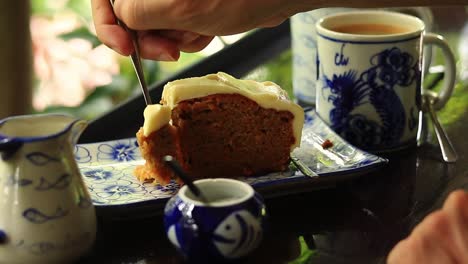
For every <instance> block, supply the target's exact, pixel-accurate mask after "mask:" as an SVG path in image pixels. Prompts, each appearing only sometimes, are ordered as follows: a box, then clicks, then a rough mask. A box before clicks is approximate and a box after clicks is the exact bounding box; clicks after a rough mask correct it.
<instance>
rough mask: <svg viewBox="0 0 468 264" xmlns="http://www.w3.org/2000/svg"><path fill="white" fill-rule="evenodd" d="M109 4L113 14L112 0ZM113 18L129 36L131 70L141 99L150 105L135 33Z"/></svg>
mask: <svg viewBox="0 0 468 264" xmlns="http://www.w3.org/2000/svg"><path fill="white" fill-rule="evenodd" d="M110 3H111V6H112V12H114V0H110ZM114 17H115V20H116V21H117V24H118V25H119V26H121V27H122V28H124V29H125V30H126V31H127V32H128V33H130V35H131V38H132V43H133V52H132V54H130V58H131V59H132V64H133V68H134V69H135V72H136V75H137V78H138V82H139V83H140V87H141V90H142V92H143V97H144V98H145V102H146V105H149V104H152V102H151V97H150V95H149V92H148V87H147V86H146V81H145V74H144V72H143V67H142V66H141V59H140V58H141V57H140V48H139V45H138V36H137V33H136V32H135V31H134V30H131V29H129V28H128V27H127V25H125V23H123V22H122V21H120V19H118V18H117V16H116V15H115V13H114Z"/></svg>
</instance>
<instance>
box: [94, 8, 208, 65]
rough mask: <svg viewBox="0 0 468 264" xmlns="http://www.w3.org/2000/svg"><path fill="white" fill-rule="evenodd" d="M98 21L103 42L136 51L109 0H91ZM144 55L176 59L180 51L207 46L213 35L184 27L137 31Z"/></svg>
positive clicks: (124, 51)
mask: <svg viewBox="0 0 468 264" xmlns="http://www.w3.org/2000/svg"><path fill="white" fill-rule="evenodd" d="M91 4H92V11H93V19H94V25H95V28H96V33H97V36H98V38H99V39H100V41H101V42H102V43H104V44H105V45H107V46H108V47H110V48H111V49H113V50H115V51H117V52H118V53H120V54H121V55H124V56H128V55H130V54H131V53H132V52H133V43H132V39H131V36H130V33H129V32H127V31H126V30H125V29H124V28H122V27H121V26H119V25H117V21H116V19H115V15H114V13H113V11H112V6H111V5H110V2H109V0H91ZM137 36H138V44H139V48H140V56H141V57H143V58H145V59H152V60H158V61H175V60H178V59H179V56H180V52H181V51H183V52H196V51H200V50H202V49H203V48H204V47H206V46H207V45H208V44H209V43H210V42H211V40H212V39H213V37H210V36H203V35H200V34H197V33H193V32H188V31H183V30H164V29H161V30H139V31H137Z"/></svg>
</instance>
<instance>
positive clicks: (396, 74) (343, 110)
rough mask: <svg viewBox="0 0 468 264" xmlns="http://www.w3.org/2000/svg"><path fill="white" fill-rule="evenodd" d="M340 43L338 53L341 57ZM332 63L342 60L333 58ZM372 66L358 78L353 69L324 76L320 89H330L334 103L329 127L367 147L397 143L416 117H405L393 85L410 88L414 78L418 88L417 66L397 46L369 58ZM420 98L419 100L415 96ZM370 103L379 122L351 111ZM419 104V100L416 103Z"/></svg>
mask: <svg viewBox="0 0 468 264" xmlns="http://www.w3.org/2000/svg"><path fill="white" fill-rule="evenodd" d="M344 45H346V44H343V46H342V49H341V55H339V54H338V55H339V56H338V57H336V58H341V59H343V58H344V57H343V53H342V51H343V47H344ZM336 58H335V64H337V63H338V64H339V63H342V60H338V61H337V60H336ZM370 63H371V65H372V66H371V67H370V68H368V69H367V70H365V71H363V72H362V73H361V74H360V75H359V77H358V73H357V71H356V70H348V71H346V72H345V73H343V74H339V75H336V74H333V76H332V77H331V78H330V77H328V76H326V75H324V84H325V85H324V87H323V89H329V90H330V92H331V94H330V95H329V96H328V101H329V102H331V103H332V104H333V107H334V108H333V109H332V110H331V111H330V113H329V115H330V116H329V118H330V122H331V125H330V126H331V127H332V129H333V130H334V131H336V132H337V133H338V134H340V135H341V136H343V137H344V138H346V139H347V140H348V141H349V142H350V143H351V144H354V145H356V146H358V147H364V146H365V147H366V148H367V149H374V148H377V147H379V148H381V147H392V146H394V145H396V144H398V143H399V141H400V138H401V137H402V136H403V133H404V130H405V127H406V126H407V125H408V126H409V129H410V130H413V129H415V128H416V126H415V125H413V124H414V123H415V122H416V121H414V119H416V117H414V116H410V117H408V120H407V117H406V114H405V109H404V106H403V104H402V102H401V100H400V97H399V96H398V94H397V93H396V91H395V88H396V87H397V86H398V87H401V88H403V89H404V88H405V87H410V86H412V85H413V83H414V82H415V81H416V82H417V83H418V84H417V85H416V86H417V87H419V86H420V85H419V83H420V78H418V76H420V73H419V71H420V70H419V65H418V63H417V60H415V59H414V58H413V57H412V56H411V55H410V54H409V53H407V52H404V51H401V50H400V49H399V48H397V47H393V48H390V49H385V50H383V51H381V52H380V53H377V54H375V55H374V56H372V57H371V59H370ZM417 100H420V99H417ZM368 103H370V104H371V105H372V106H373V107H374V108H375V111H376V112H377V114H378V116H379V118H380V120H381V122H380V124H379V123H378V122H376V121H374V120H370V119H368V118H366V117H365V116H364V115H362V114H359V113H353V110H354V109H355V108H356V107H358V106H361V105H363V104H368ZM417 105H419V103H417Z"/></svg>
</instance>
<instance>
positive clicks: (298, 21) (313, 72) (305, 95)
mask: <svg viewBox="0 0 468 264" xmlns="http://www.w3.org/2000/svg"><path fill="white" fill-rule="evenodd" d="M353 10H356V9H353V8H341V7H339V8H319V9H315V10H311V11H308V12H304V13H299V14H297V15H294V16H293V17H291V46H292V52H293V64H292V68H293V69H292V74H293V91H294V96H295V98H296V99H297V100H298V101H299V103H301V104H306V105H315V101H316V85H317V80H318V67H317V64H318V57H317V31H316V29H315V23H317V21H319V20H320V19H321V18H323V17H325V16H328V15H331V14H335V13H338V12H344V11H353ZM389 10H393V11H397V12H402V13H407V14H412V15H415V16H417V17H419V18H421V19H422V20H423V21H424V23H425V24H426V30H428V31H430V30H431V29H432V25H433V15H432V12H431V10H430V8H427V7H408V8H404V7H399V8H389ZM424 55H425V58H426V60H425V69H426V70H427V69H428V68H429V66H430V63H431V57H432V50H431V49H430V48H427V49H425V50H424Z"/></svg>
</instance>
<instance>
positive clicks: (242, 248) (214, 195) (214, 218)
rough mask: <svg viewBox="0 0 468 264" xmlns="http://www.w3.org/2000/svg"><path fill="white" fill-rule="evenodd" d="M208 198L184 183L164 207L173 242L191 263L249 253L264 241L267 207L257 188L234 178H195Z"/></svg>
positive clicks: (166, 225)
mask: <svg viewBox="0 0 468 264" xmlns="http://www.w3.org/2000/svg"><path fill="white" fill-rule="evenodd" d="M194 184H195V185H196V186H197V187H198V188H199V189H200V191H201V193H202V194H203V196H204V199H201V198H199V197H196V196H195V195H193V193H192V192H191V191H190V190H189V189H188V188H187V186H184V187H182V188H181V189H180V191H179V192H178V193H177V194H176V195H175V196H174V197H172V198H171V199H170V200H169V201H168V202H167V204H166V206H165V209H164V225H165V230H166V233H167V236H168V238H169V240H170V241H171V243H172V244H173V245H174V246H175V247H176V248H177V249H178V250H179V251H180V252H181V253H182V254H183V255H184V256H185V257H186V258H187V259H189V260H190V261H191V262H196V263H206V262H208V261H209V262H210V263H219V262H220V261H223V260H236V259H239V258H243V257H245V256H247V255H248V254H249V253H250V252H252V250H254V249H255V248H256V247H257V246H258V245H259V243H260V242H261V240H262V236H263V228H264V224H265V220H266V208H265V205H264V203H263V200H262V198H261V197H260V195H259V194H257V193H255V191H254V190H253V188H252V187H251V186H250V185H249V184H247V183H245V182H241V181H238V180H233V179H204V180H198V181H195V182H194Z"/></svg>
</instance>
